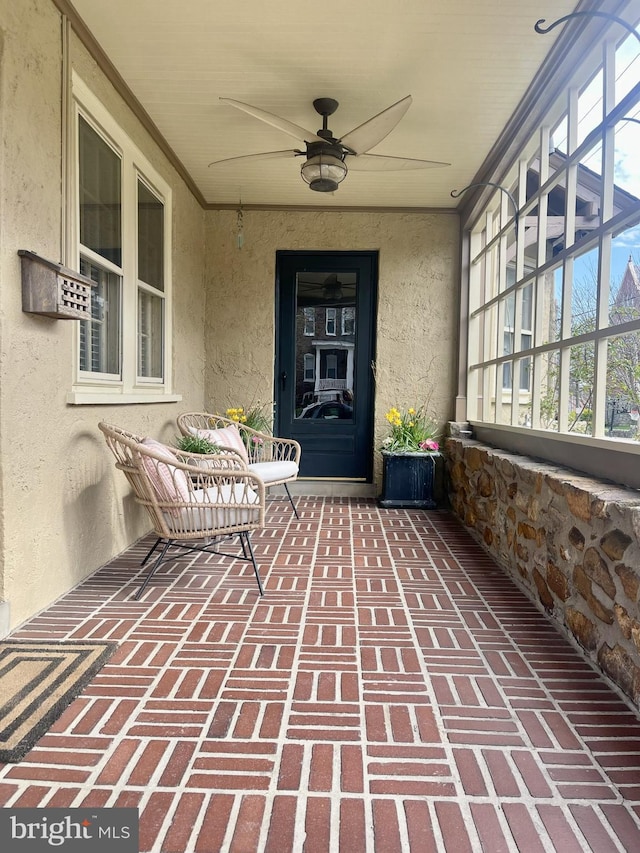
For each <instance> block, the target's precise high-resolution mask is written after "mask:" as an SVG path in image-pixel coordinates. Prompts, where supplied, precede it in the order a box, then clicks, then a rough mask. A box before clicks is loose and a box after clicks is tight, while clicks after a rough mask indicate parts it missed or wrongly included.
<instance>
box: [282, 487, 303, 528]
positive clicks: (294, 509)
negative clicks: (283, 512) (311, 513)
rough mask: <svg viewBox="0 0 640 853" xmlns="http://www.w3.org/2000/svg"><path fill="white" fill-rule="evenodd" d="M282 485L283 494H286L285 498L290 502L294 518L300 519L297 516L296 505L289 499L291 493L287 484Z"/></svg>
mask: <svg viewBox="0 0 640 853" xmlns="http://www.w3.org/2000/svg"><path fill="white" fill-rule="evenodd" d="M282 485H283V486H284V490H285V492H286V493H287V497H288V498H289V501H290V503H291V506H292V507H293V511H294V513H295V515H296V518H298V519H299V518H300V516H299V515H298V510H297V509H296V505H295V504H294V502H293V498H292V497H291V492H290V491H289V487H288V486H287V484H286V483H283V484H282Z"/></svg>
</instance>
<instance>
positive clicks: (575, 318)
mask: <svg viewBox="0 0 640 853" xmlns="http://www.w3.org/2000/svg"><path fill="white" fill-rule="evenodd" d="M598 256H599V251H598V249H597V248H596V249H592V250H591V251H590V252H586V253H585V254H583V255H581V256H580V257H578V258H576V261H575V266H574V270H573V289H572V291H571V334H572V336H575V335H584V334H586V333H587V332H593V330H594V329H595V327H596V310H597V307H598Z"/></svg>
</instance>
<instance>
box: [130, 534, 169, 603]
mask: <svg viewBox="0 0 640 853" xmlns="http://www.w3.org/2000/svg"><path fill="white" fill-rule="evenodd" d="M160 541H161V540H160V539H158V542H160ZM158 542H156V544H155V545H154V546H153V549H152V550H155V548H156V545H157V544H158ZM170 547H171V540H170V539H168V540H167V541H166V542H165V543H164V547H163V549H162V551H161V552H160V556H159V557H158V559H157V560H156V561H155V563H154V564H153V566H151V568H150V569H149V571H148V572H147V576H146V578H145V579H144V581H143V582H142V586H141V587H140V589H139V590H138V591H137V592H136V594H135V595H134V597H133V598H134V600H135V601H138V599H139V598H140V596H141V595H142V593H143V592H144V591H145V589H146V588H147V584H148V583H149V581H150V580H151V578H152V577H153V575H154V574H155V571H156V569H157V568H158V566H159V565H160V563H161V562H162V561H163V559H164V555H165V554H166V553H167V551H168V550H169V548H170ZM149 553H151V552H149ZM148 556H149V554H147V557H148Z"/></svg>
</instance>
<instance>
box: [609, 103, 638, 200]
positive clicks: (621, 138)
mask: <svg viewBox="0 0 640 853" xmlns="http://www.w3.org/2000/svg"><path fill="white" fill-rule="evenodd" d="M614 149H615V153H614V189H613V215H614V216H615V214H616V213H619V212H620V211H621V210H627V209H628V208H629V207H630V206H631V205H633V204H637V201H638V197H640V169H638V151H640V104H636V105H635V108H634V109H633V110H631V111H630V112H629V115H628V116H625V117H624V118H622V119H621V120H620V121H619V122H617V123H616V126H615V137H614Z"/></svg>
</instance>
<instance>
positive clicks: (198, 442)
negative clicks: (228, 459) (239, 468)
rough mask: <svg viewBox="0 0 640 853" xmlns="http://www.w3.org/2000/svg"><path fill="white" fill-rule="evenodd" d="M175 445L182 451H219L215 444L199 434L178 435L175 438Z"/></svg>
mask: <svg viewBox="0 0 640 853" xmlns="http://www.w3.org/2000/svg"><path fill="white" fill-rule="evenodd" d="M176 447H177V448H178V449H179V450H181V451H182V452H183V453H205V454H206V453H220V448H219V447H218V445H217V444H214V443H213V442H211V441H209V439H208V438H204V437H203V436H201V435H180V436H178V438H177V439H176Z"/></svg>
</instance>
